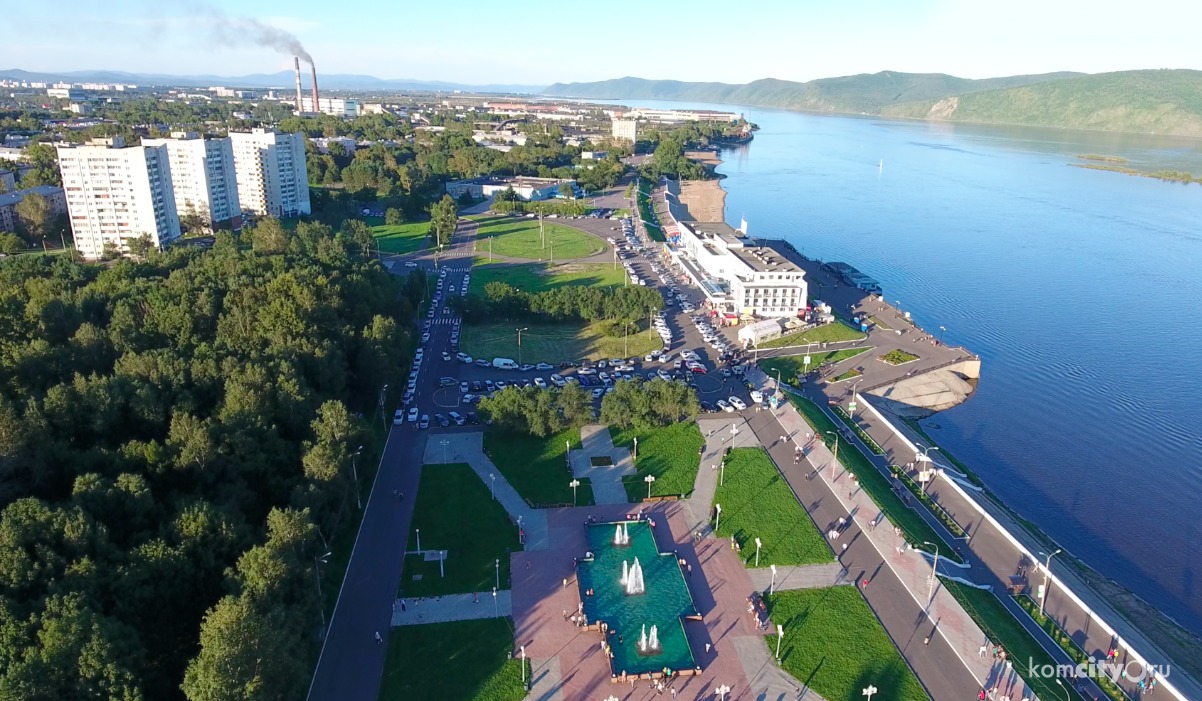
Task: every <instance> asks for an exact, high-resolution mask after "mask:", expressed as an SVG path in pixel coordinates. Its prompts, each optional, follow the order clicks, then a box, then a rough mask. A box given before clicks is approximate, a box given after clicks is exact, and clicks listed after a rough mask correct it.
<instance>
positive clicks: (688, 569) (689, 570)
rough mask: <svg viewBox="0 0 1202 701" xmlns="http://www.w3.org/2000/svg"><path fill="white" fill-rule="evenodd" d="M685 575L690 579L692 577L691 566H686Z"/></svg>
mask: <svg viewBox="0 0 1202 701" xmlns="http://www.w3.org/2000/svg"><path fill="white" fill-rule="evenodd" d="M685 574H687V575H688V576H690V577H692V576H693V566H692V565H688V566H687V568H686V569H685Z"/></svg>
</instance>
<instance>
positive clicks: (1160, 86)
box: [543, 70, 1202, 136]
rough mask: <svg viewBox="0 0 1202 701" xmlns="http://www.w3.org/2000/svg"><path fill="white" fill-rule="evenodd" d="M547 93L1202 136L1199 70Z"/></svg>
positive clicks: (563, 88)
mask: <svg viewBox="0 0 1202 701" xmlns="http://www.w3.org/2000/svg"><path fill="white" fill-rule="evenodd" d="M543 94H544V95H549V96H558V97H578V98H585V99H616V100H639V99H644V100H678V101H685V102H719V103H726V104H733V105H750V106H755V107H776V108H781V109H792V110H805V111H814V112H837V113H844V114H870V115H882V116H887V117H907V118H913V119H930V120H939V121H951V122H966V123H989V124H1024V125H1029V126H1049V127H1062V128H1068V129H1096V130H1105V131H1127V132H1146V133H1158V134H1177V135H1183V136H1202V71H1190V70H1146V71H1121V72H1116V73H1099V74H1096V75H1089V74H1084V73H1068V72H1061V73H1044V74H1040V75H1020V76H1010V77H1005V78H987V79H984V80H969V79H965V78H956V77H954V76H950V75H945V74H942V73H896V72H892V71H885V72H881V73H874V74H871V75H868V74H861V75H854V76H847V77H842V78H822V79H819V80H812V81H809V82H805V83H798V82H793V81H788V80H775V79H771V78H768V79H763V80H757V81H754V82H751V83H746V84H742V85H738V84H729V83H687V82H681V81H676V80H644V79H642V78H618V79H615V80H605V81H600V82H595V83H556V84H554V85H551V86H549V87H547V88H546V89H545V90H543Z"/></svg>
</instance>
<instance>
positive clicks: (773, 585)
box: [768, 565, 776, 594]
mask: <svg viewBox="0 0 1202 701" xmlns="http://www.w3.org/2000/svg"><path fill="white" fill-rule="evenodd" d="M768 569H770V570H772V582H771V583H769V584H768V593H769V594H775V593H776V565H768Z"/></svg>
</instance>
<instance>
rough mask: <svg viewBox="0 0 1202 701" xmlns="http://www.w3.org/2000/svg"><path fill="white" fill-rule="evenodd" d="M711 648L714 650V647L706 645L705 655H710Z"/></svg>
mask: <svg viewBox="0 0 1202 701" xmlns="http://www.w3.org/2000/svg"><path fill="white" fill-rule="evenodd" d="M711 648H713V645H710V644H709V643H706V644H705V654H707V655H708V654H710V649H711Z"/></svg>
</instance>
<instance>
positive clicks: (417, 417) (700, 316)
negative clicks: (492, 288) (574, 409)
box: [393, 219, 760, 430]
mask: <svg viewBox="0 0 1202 701" xmlns="http://www.w3.org/2000/svg"><path fill="white" fill-rule="evenodd" d="M573 225H575V222H574V224H573ZM581 228H584V227H581ZM588 229H589V230H594V229H597V230H600V231H601V232H602V233H600V234H599V235H600V236H602V237H603V238H607V239H609V242H610V244H611V245H613V246H614V247H615V248H616V249H617V250H618V255H619V256H620V259H621V261H622V264H623V266H624V267H625V268H626V271H627V273H628V274H629V275H630V276H631V282H632V283H633V284H642V285H645V286H649V287H656V288H658V289H659V290H660V291H661V292H662V293H663V294H664V300H665V307H664V310H663V311H662V312H660V313H659V315H658V317H657V318H655V319H654V320H653V325H654V327H655V329H656V331H657V332H658V333H659V334H660V336H661V338H663V340H664V350H663V351H656V352H654V353H651V354H648V355H645V356H642V357H634V358H612V359H608V360H601V361H598V362H596V363H588V362H581V361H578V359H572V358H563V359H562V360H561V361H560V362H559V363H558V364H548V363H541V364H538V365H533V364H524V365H519V364H518V363H517V362H516V361H514V360H513V359H508V358H473V357H470V356H467V355H466V354H464V353H461V352H460V349H459V332H460V328H461V324H462V322H461V320H460V319H459V317H457V316H455V315H454V314H453V313H452V311H451V309H450V307H449V306H448V302H449V300H450V299H451V298H452V296H454V295H463V294H466V292H467V289H468V285H469V283H470V281H471V270H470V268H468V267H464V266H456V265H449V266H444V267H443V268H441V269H440V270H439V272H438V277H437V283H436V285H435V286H434V294H433V297H432V300H431V305H430V308H429V310H428V311H427V314H426V316H425V318H424V319H423V321H422V331H421V335H420V339H421V341H420V342H421V346H420V348H419V349H418V352H417V356H416V358H415V363H414V366H413V371H412V373H411V374H410V378H409V385H408V387H407V388H406V392H405V394H404V399H403V401H402V406H401V408H399V409H397V411H396V413H395V414H394V417H393V422H394V424H396V425H402V424H408V425H410V426H411V427H413V428H414V429H415V430H420V429H424V428H429V427H431V426H443V427H449V426H453V425H460V426H463V425H469V424H473V423H478V422H479V418H478V416H477V415H476V411H475V407H476V404H478V402H479V400H480V398H482V397H484V396H488V395H490V394H492V393H493V392H496V391H498V390H500V389H503V388H505V387H507V386H510V385H512V386H518V387H529V386H536V387H552V386H560V387H562V386H564V385H566V384H567V383H570V382H571V383H578V384H580V385H581V386H582V387H584V388H585V389H587V390H589V391H591V392H592V394H593V401H594V407H595V408H596V411H597V412H598V413H599V411H600V403H601V398H602V397H603V396H604V394H605V392H606V391H607V390H612V387H613V385H614V383H615V382H620V381H623V380H635V379H636V378H637V379H639V380H643V381H646V380H653V379H663V380H675V381H683V382H687V383H688V384H690V385H691V386H693V387H694V388H695V389H696V391H697V394H698V397H699V399H700V400H701V402H702V407H703V409H704V410H706V411H717V412H734V411H741V410H749V407H751V406H752V405H753V404H755V403H756V400H758V399H760V398H759V397H753V396H752V394H751V392H749V391H748V389H747V388H746V386H745V385H744V384H743V382H742V380H741V372H742V366H741V362H742V356H741V354H740V353H739V351H738V349H737V347H736V344H734V343H733V342H732V341H731V340H730V338H729V336H728V335H727V334H726V333H724V332H723V330H722V329H719V328H716V327H714V326H712V325H711V324H710V323H709V319H708V315H707V314H706V313H705V312H704V311H699V309H700V308H701V305H702V303H703V295H702V294H701V292H700V291H699V290H697V289H693V288H690V287H688V286H686V285H684V284H683V283H682V282H680V280H679V278H678V276H677V274H676V273H674V272H673V271H672V270H670V269H669V268H668V267H667V266H668V264H667V263H666V262H664V261H663V260H661V258H660V248H659V245H658V244H655V243H654V242H651V241H649V240H648V239H646V238H645V237H644V235H643V234H641V233H640V232H639V231H637V229H636V227H635V226H634V225H633V223H632V222H631V221H630V220H613V219H592V220H589V226H588ZM594 233H595V232H594ZM459 245H460V246H463V245H467V246H471V245H472V242H471V241H467V242H462V241H461V242H460V243H459ZM470 260H471V259H470V257H466V260H465V261H464V262H467V261H470Z"/></svg>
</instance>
